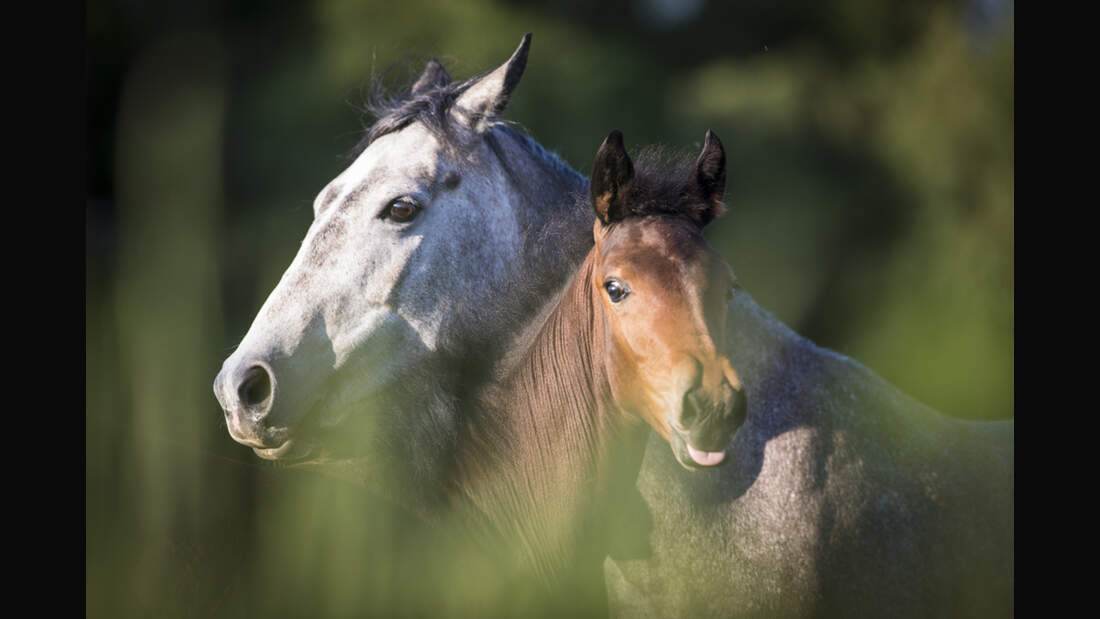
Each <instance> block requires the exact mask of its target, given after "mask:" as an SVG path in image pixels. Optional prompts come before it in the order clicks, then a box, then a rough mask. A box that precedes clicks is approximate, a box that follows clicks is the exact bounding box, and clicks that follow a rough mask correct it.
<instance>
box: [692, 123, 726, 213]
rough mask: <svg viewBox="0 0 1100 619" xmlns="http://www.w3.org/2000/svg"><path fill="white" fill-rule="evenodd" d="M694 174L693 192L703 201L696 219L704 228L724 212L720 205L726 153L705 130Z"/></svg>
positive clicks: (709, 132)
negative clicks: (704, 138)
mask: <svg viewBox="0 0 1100 619" xmlns="http://www.w3.org/2000/svg"><path fill="white" fill-rule="evenodd" d="M694 174H695V178H694V179H693V182H694V183H695V190H696V191H697V192H698V195H699V197H700V198H702V201H703V205H702V208H701V210H700V211H699V212H698V213H697V215H698V217H697V219H698V221H699V225H700V226H705V225H707V224H709V223H710V222H711V221H712V220H714V218H715V217H717V216H719V215H721V214H722V213H723V212H725V210H726V205H725V204H723V203H722V195H723V194H724V193H725V192H726V151H725V149H723V148H722V141H721V140H719V139H718V136H717V135H714V132H713V131H711V130H710V129H707V137H706V140H705V141H704V143H703V152H701V153H699V159H697V160H696V161H695V171H694Z"/></svg>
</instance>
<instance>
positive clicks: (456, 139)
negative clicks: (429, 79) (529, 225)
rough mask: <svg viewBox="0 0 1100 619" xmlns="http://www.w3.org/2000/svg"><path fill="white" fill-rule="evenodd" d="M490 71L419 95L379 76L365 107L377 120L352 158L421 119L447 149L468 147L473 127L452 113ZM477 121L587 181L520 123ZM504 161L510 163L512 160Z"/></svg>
mask: <svg viewBox="0 0 1100 619" xmlns="http://www.w3.org/2000/svg"><path fill="white" fill-rule="evenodd" d="M487 74H488V71H486V72H484V73H480V74H478V75H474V76H473V77H470V78H469V79H466V80H463V81H459V82H451V83H449V84H446V85H443V86H436V87H434V88H431V89H429V90H427V91H425V92H422V93H420V94H417V95H414V94H413V93H412V86H405V87H404V88H401V89H399V90H397V91H393V92H390V91H387V89H386V87H385V86H384V84H383V80H382V79H381V78H375V79H374V80H372V81H371V85H370V88H369V91H368V96H367V101H366V103H365V105H364V106H363V107H364V111H365V112H366V119H367V120H369V119H373V120H374V122H373V123H370V124H367V123H364V126H365V127H366V133H365V135H364V136H363V139H361V140H360V141H359V143H358V144H357V145H356V146H355V148H354V149H353V151H352V153H351V157H350V158H352V159H354V158H355V157H358V156H359V155H361V154H362V153H363V151H364V150H366V149H367V147H368V146H370V145H371V144H372V143H374V141H375V140H377V139H378V138H380V137H382V136H384V135H389V134H391V133H396V132H398V131H400V130H402V129H404V128H405V127H407V126H409V125H411V124H413V123H417V122H418V123H420V124H421V125H423V126H424V127H425V128H426V129H427V130H428V131H430V132H431V133H432V134H433V135H434V136H435V137H436V139H438V140H439V141H440V143H442V144H443V146H444V147H445V148H448V149H450V150H452V151H454V152H456V153H457V152H459V151H462V150H465V149H466V148H468V147H469V144H470V139H471V138H472V137H473V130H472V129H471V128H470V126H468V125H467V124H466V123H463V122H456V120H457V119H456V118H455V117H454V116H453V115H452V114H451V113H450V112H451V110H452V109H453V108H454V104H455V101H457V100H458V98H459V97H460V96H462V93H464V92H466V90H467V89H469V88H470V86H472V85H474V83H476V82H477V81H478V80H480V79H481V78H482V77H484V76H485V75H487ZM477 120H482V121H486V124H485V127H486V128H487V129H490V130H493V129H496V130H502V131H504V132H505V133H507V134H509V135H510V136H511V137H512V138H514V139H515V140H516V142H518V143H519V144H520V145H521V146H523V147H524V149H525V150H527V152H528V153H529V154H531V155H532V157H533V158H535V159H536V160H540V161H541V162H543V163H544V164H547V165H549V167H550V168H551V171H553V172H555V173H557V174H559V175H562V176H566V177H577V179H579V180H581V181H583V179H584V177H583V176H581V175H580V174H578V173H577V172H576V171H575V170H573V168H571V167H569V165H568V164H566V163H565V162H564V161H562V160H561V159H560V158H559V157H558V156H557V155H556V154H555V153H553V152H550V151H547V150H546V149H545V148H543V147H542V145H541V144H539V143H538V142H536V141H535V140H534V139H533V138H531V136H530V135H528V133H527V131H526V130H525V129H524V128H523V126H522V125H520V124H519V123H516V122H513V121H507V120H501V119H498V118H481V119H474V118H468V119H467V122H475V121H477ZM504 163H505V165H507V163H508V162H507V161H505V162H504Z"/></svg>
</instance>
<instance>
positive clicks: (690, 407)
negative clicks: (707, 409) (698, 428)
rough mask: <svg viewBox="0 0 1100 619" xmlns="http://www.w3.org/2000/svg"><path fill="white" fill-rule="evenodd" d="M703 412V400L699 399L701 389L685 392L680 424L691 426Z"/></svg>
mask: <svg viewBox="0 0 1100 619" xmlns="http://www.w3.org/2000/svg"><path fill="white" fill-rule="evenodd" d="M702 413H703V402H702V401H701V400H700V399H699V390H698V389H689V390H688V391H687V392H686V393H684V400H683V402H681V404H680V425H681V426H682V427H684V428H690V427H691V426H693V425H695V420H696V419H698V418H699V415H700V414H702Z"/></svg>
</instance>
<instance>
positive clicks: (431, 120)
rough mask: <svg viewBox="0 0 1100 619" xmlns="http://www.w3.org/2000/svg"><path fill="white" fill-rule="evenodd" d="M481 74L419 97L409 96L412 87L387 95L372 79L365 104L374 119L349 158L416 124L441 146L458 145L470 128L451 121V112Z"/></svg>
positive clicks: (379, 82)
mask: <svg viewBox="0 0 1100 619" xmlns="http://www.w3.org/2000/svg"><path fill="white" fill-rule="evenodd" d="M484 75H485V74H479V75H475V76H473V77H471V78H469V79H467V80H464V81H461V82H451V83H449V84H446V85H444V86H436V87H434V88H432V89H430V90H428V91H426V92H423V93H421V94H418V95H414V94H412V87H411V86H406V87H405V88H402V89H400V90H398V91H396V92H387V90H386V88H385V86H384V85H383V83H382V80H381V79H379V78H375V79H374V80H372V82H371V85H370V90H369V94H368V96H367V101H366V104H365V105H364V110H365V111H366V113H367V117H368V118H373V119H374V122H373V123H371V124H370V125H369V126H367V127H366V135H365V136H363V139H362V140H360V142H359V144H357V145H356V147H355V149H354V151H353V152H352V156H353V157H357V156H359V155H360V154H361V153H362V152H363V151H364V150H366V148H367V147H368V146H370V145H371V144H372V143H374V141H375V140H377V139H378V138H380V137H382V136H384V135H388V134H390V133H396V132H398V131H400V130H402V129H404V128H405V127H407V126H409V125H411V124H413V123H415V122H419V123H420V124H422V125H424V127H425V128H426V129H428V130H429V131H431V132H432V134H433V135H435V136H436V138H437V139H439V141H440V142H442V143H443V144H444V145H447V146H452V147H457V146H460V145H461V144H462V143H463V142H464V141H465V138H467V137H468V136H469V129H468V127H462V126H460V125H459V124H458V123H455V122H454V119H453V117H452V116H451V114H450V112H451V109H452V108H453V107H454V104H455V101H457V100H458V98H459V97H460V96H461V95H462V93H464V92H466V90H467V89H468V88H469V87H470V86H472V85H473V84H474V83H475V82H477V81H478V80H479V79H481V78H482V77H483V76H484Z"/></svg>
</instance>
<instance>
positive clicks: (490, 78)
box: [455, 32, 531, 126]
mask: <svg viewBox="0 0 1100 619" xmlns="http://www.w3.org/2000/svg"><path fill="white" fill-rule="evenodd" d="M530 49H531V33H530V32H528V33H527V34H525V35H523V40H521V41H520V42H519V47H517V48H516V51H515V52H513V53H512V57H511V58H509V59H508V62H505V63H504V64H502V65H500V66H499V67H497V68H496V69H494V70H493V71H492V72H491V73H489V74H487V75H485V76H484V77H482V78H481V79H479V80H478V81H476V82H474V84H473V85H471V86H470V87H469V88H467V89H466V91H465V92H463V93H462V94H461V95H459V97H458V99H457V100H456V101H455V110H456V111H458V112H459V113H460V114H463V115H465V116H466V121H467V122H468V123H469V124H470V125H475V126H476V125H477V124H478V123H480V122H481V121H482V120H487V119H492V118H495V117H497V116H499V115H500V114H501V113H503V112H504V108H505V107H507V106H508V100H509V99H510V98H511V97H512V91H513V90H515V88H516V84H519V78H520V77H523V70H524V69H525V68H526V67H527V52H528V51H529V50H530Z"/></svg>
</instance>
